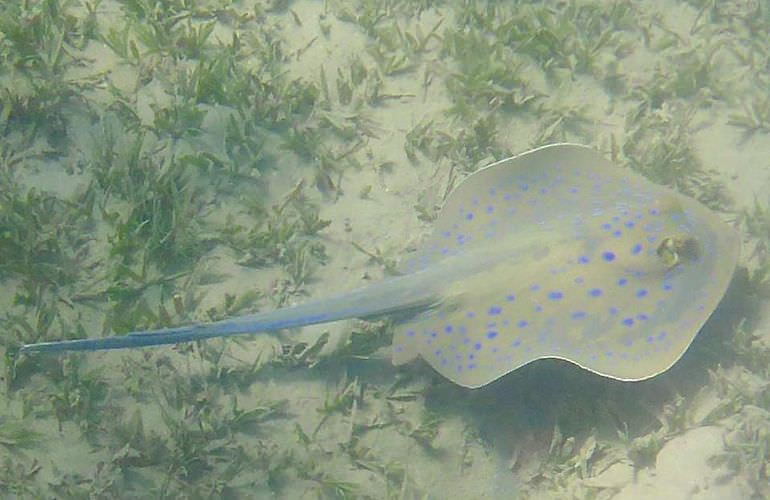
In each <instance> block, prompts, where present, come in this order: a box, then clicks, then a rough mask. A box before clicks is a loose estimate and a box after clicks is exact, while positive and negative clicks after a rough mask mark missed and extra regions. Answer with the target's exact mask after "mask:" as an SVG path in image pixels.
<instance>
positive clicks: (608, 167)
mask: <svg viewBox="0 0 770 500" xmlns="http://www.w3.org/2000/svg"><path fill="white" fill-rule="evenodd" d="M738 253H739V238H738V235H737V233H736V231H735V230H734V229H733V228H732V227H730V226H728V225H727V224H725V223H724V222H722V221H721V220H720V218H719V217H718V216H717V215H716V214H714V213H713V212H711V211H710V210H708V209H707V208H706V207H704V206H702V205H701V204H700V203H698V202H696V201H694V200H692V199H690V198H687V197H684V196H682V195H680V194H678V193H676V192H674V191H672V190H670V189H667V188H664V187H661V186H658V185H655V184H653V183H651V182H649V181H648V180H646V179H644V178H643V177H641V176H638V175H636V174H634V173H633V172H629V171H627V170H621V169H620V168H618V167H616V166H614V165H612V164H611V163H609V162H608V161H607V160H605V159H604V158H603V157H602V156H601V155H599V154H598V153H597V152H595V151H594V150H592V149H590V148H587V147H584V146H579V145H574V144H554V145H550V146H544V147H541V148H538V149H535V150H532V151H529V152H526V153H523V154H521V155H518V156H515V157H512V158H508V159H506V160H502V161H499V162H497V163H494V164H492V165H490V166H488V167H486V168H484V169H482V170H480V171H478V172H476V173H474V174H473V175H471V176H469V177H468V178H467V179H466V180H465V181H464V182H463V183H462V184H461V185H460V186H458V187H457V189H455V190H454V192H453V193H452V194H451V195H450V196H449V198H448V199H447V201H446V204H445V206H444V208H443V209H442V212H441V214H440V216H439V218H438V219H437V221H436V224H435V228H434V231H433V234H432V236H431V237H430V238H429V239H428V241H427V242H426V244H425V245H424V247H423V248H422V250H420V251H419V252H417V254H415V255H414V256H412V257H410V258H409V259H408V260H407V262H406V263H405V265H404V266H403V269H402V270H403V272H404V274H403V275H401V276H398V277H395V278H390V279H387V280H383V281H382V282H379V283H376V284H373V285H370V286H367V287H365V288H360V289H358V290H353V291H352V292H348V293H344V294H341V295H338V296H334V297H330V298H326V299H320V300H316V301H311V302H308V303H305V304H300V305H298V306H294V307H289V308H285V309H279V310H276V311H272V312H266V313H258V314H253V315H248V316H241V317H237V318H233V319H230V320H225V321H220V322H216V323H207V324H198V325H191V326H182V327H177V328H168V329H162V330H154V331H146V332H133V333H129V334H127V335H123V336H115V337H106V338H100V339H82V340H69V341H61V342H47V343H40V344H31V345H26V346H24V347H22V352H26V353H32V352H60V351H68V350H85V351H90V350H101V349H118V348H130V347H142V346H151V345H162V344H173V343H178V342H187V341H192V340H201V339H207V338H213V337H225V336H230V335H237V334H242V333H253V332H259V331H270V330H278V329H283V328H290V327H298V326H303V325H309V324H315V323H322V322H328V321H334V320H339V319H344V318H351V317H370V316H375V315H381V314H388V313H395V312H398V311H402V310H406V309H408V310H410V311H417V312H416V314H412V315H411V316H410V317H409V319H408V320H406V321H404V322H403V323H401V324H399V325H397V327H396V332H395V336H394V340H393V361H394V363H396V364H401V363H405V362H408V361H410V360H412V359H414V358H416V357H418V356H419V357H422V358H423V359H425V360H426V361H427V362H428V363H429V364H430V365H431V366H432V367H433V368H434V369H435V370H436V371H438V372H439V373H441V374H442V375H443V376H445V377H447V378H448V379H450V380H452V381H453V382H455V383H457V384H459V385H462V386H465V387H479V386H482V385H485V384H487V383H489V382H491V381H493V380H495V379H497V378H499V377H501V376H503V375H505V374H506V373H509V372H511V371H512V370H515V369H517V368H519V367H521V366H523V365H525V364H527V363H530V362H532V361H534V360H537V359H541V358H560V359H564V360H567V361H570V362H572V363H575V364H577V365H579V366H581V367H583V368H585V369H587V370H590V371H593V372H595V373H598V374H600V375H604V376H607V377H611V378H615V379H620V380H642V379H646V378H649V377H652V376H654V375H656V374H658V373H661V372H663V371H665V370H667V369H668V368H669V367H670V366H671V365H672V364H674V362H676V361H677V360H678V359H679V358H680V357H681V356H682V354H683V353H684V352H685V350H686V349H687V347H688V346H689V345H690V343H691V342H692V340H693V338H694V337H695V335H696V334H697V333H698V331H699V330H700V328H701V327H702V326H703V324H704V322H705V321H706V320H707V319H708V317H709V316H710V314H711V313H712V312H713V310H714V309H715V308H716V306H717V305H718V303H719V301H720V300H721V298H722V296H723V295H724V293H725V291H726V289H727V286H728V284H729V282H730V279H731V277H732V274H733V271H734V269H735V266H736V263H737V260H738Z"/></svg>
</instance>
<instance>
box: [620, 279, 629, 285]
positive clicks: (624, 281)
mask: <svg viewBox="0 0 770 500" xmlns="http://www.w3.org/2000/svg"><path fill="white" fill-rule="evenodd" d="M627 284H628V278H620V279H619V280H618V286H626V285H627Z"/></svg>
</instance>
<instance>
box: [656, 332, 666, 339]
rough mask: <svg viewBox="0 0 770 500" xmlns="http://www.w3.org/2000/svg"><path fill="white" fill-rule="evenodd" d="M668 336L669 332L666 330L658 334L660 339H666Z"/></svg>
mask: <svg viewBox="0 0 770 500" xmlns="http://www.w3.org/2000/svg"><path fill="white" fill-rule="evenodd" d="M667 336H668V334H667V333H666V332H660V333H659V334H658V340H663V339H665V338H666V337H667Z"/></svg>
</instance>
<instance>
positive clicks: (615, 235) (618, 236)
mask: <svg viewBox="0 0 770 500" xmlns="http://www.w3.org/2000/svg"><path fill="white" fill-rule="evenodd" d="M612 236H614V237H616V238H620V237H621V236H623V231H621V230H617V231H615V232H614V233H612Z"/></svg>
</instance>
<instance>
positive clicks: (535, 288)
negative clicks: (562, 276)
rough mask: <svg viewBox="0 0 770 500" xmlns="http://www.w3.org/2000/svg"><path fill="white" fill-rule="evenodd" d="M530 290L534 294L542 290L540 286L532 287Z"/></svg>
mask: <svg viewBox="0 0 770 500" xmlns="http://www.w3.org/2000/svg"><path fill="white" fill-rule="evenodd" d="M529 290H530V291H532V292H536V291H538V290H540V285H531V286H530V287H529Z"/></svg>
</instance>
